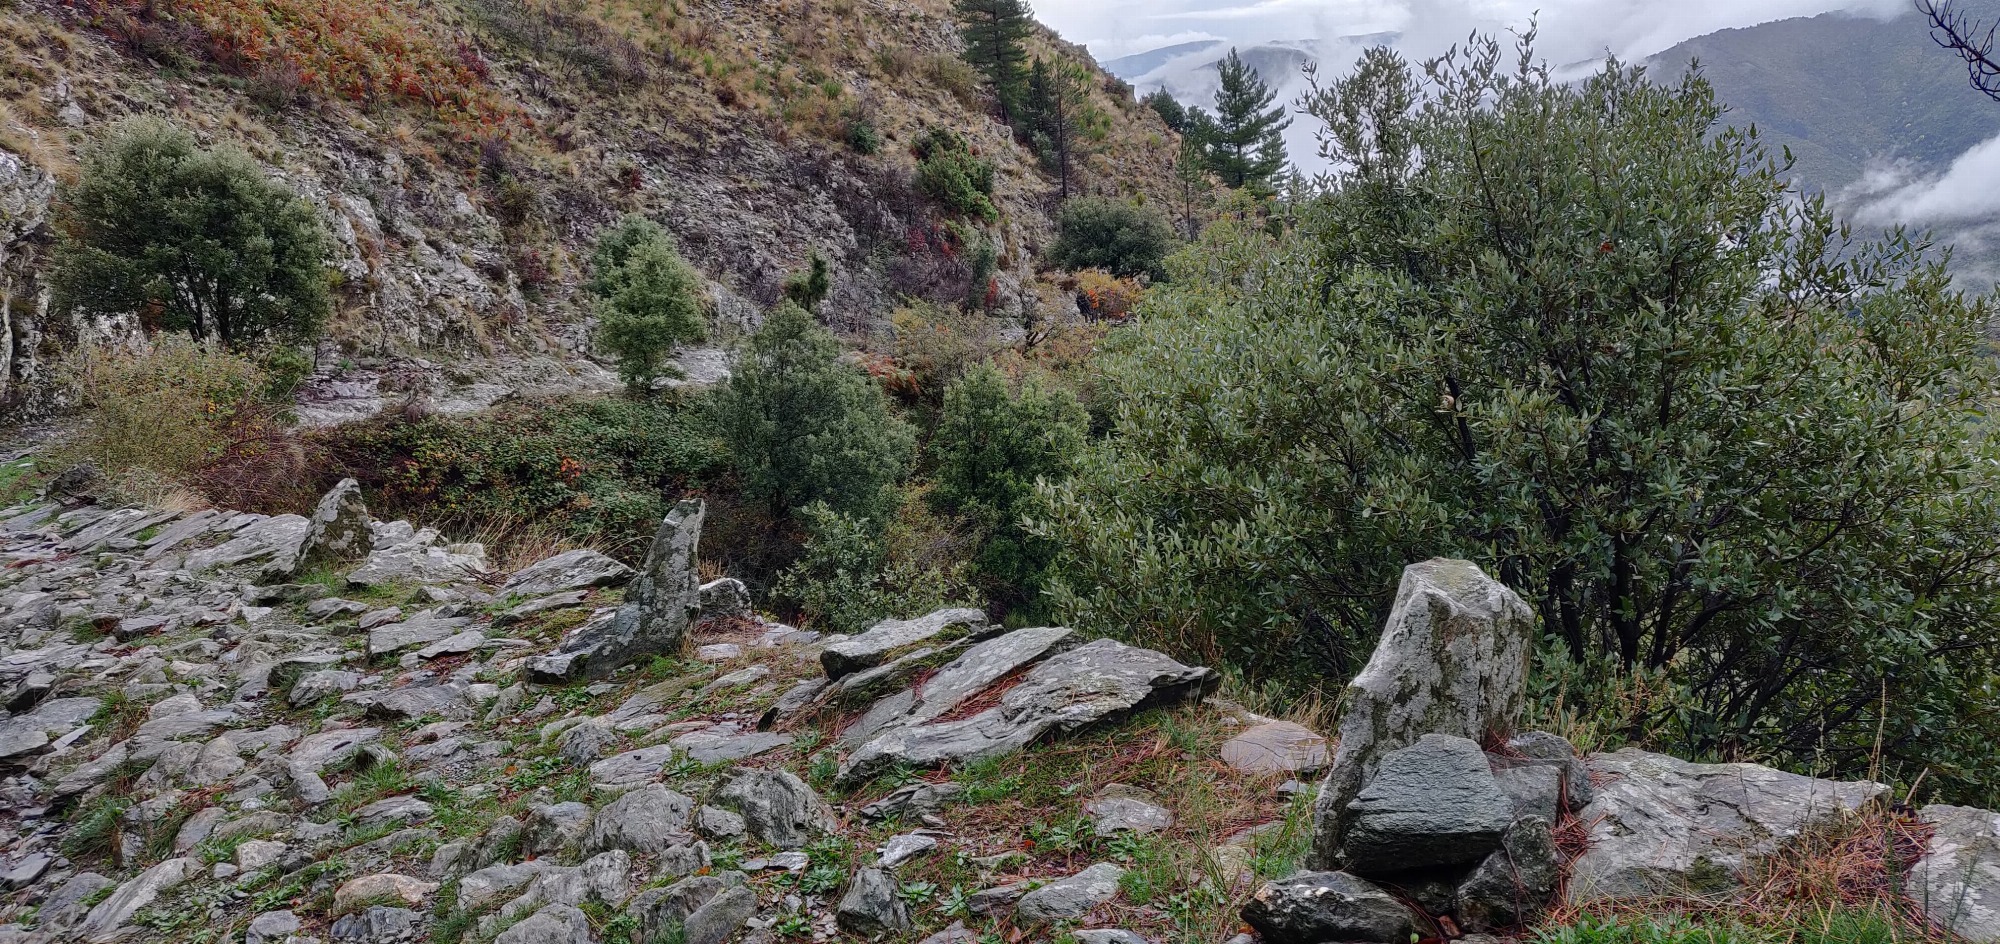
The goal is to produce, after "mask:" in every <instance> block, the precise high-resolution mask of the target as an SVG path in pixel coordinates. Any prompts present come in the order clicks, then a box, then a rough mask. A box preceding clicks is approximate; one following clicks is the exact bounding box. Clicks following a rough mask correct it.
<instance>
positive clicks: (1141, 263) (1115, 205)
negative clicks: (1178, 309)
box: [1049, 197, 1174, 280]
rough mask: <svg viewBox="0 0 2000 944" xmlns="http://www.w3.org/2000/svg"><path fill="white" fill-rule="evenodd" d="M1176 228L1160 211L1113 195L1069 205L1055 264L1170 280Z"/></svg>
mask: <svg viewBox="0 0 2000 944" xmlns="http://www.w3.org/2000/svg"><path fill="white" fill-rule="evenodd" d="M1173 246H1174V227H1173V224H1172V223H1170V222H1168V221H1167V218H1166V216H1165V215H1164V214H1162V213H1160V211H1158V210H1156V209H1153V208H1152V207H1142V206H1136V205H1134V204H1132V203H1129V202H1127V201H1124V200H1114V199H1111V198H1108V197H1083V198H1080V199H1076V200H1071V201H1070V202H1068V203H1065V204H1063V208H1062V212H1061V213H1060V214H1058V215H1057V217H1056V242H1055V245H1054V246H1052V247H1050V248H1049V264H1050V265H1053V266H1055V267H1057V268H1060V269H1068V270H1070V271H1072V272H1075V271H1081V270H1083V269H1103V270H1105V271H1107V272H1110V273H1111V274H1113V275H1116V276H1120V277H1122V278H1134V277H1137V276H1141V275H1143V276H1147V277H1149V278H1152V279H1154V280H1159V279H1162V278H1165V277H1166V265H1165V263H1166V259H1167V253H1169V252H1170V251H1172V249H1173Z"/></svg>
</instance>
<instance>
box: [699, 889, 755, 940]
mask: <svg viewBox="0 0 2000 944" xmlns="http://www.w3.org/2000/svg"><path fill="white" fill-rule="evenodd" d="M756 915H757V893H756V892H753V891H751V890H750V889H748V888H744V887H742V886H740V885H739V886H737V887H735V888H731V889H729V890H727V891H725V892H723V893H722V894H720V895H717V896H715V897H714V898H712V899H709V901H708V903H707V904H704V905H702V906H701V907H699V908H696V909H695V910H694V913H693V914H691V915H688V918H687V922H686V924H684V925H683V926H682V927H683V929H684V930H685V932H686V935H685V938H684V944H723V942H724V941H727V940H729V939H730V938H731V937H734V936H735V934H736V932H737V931H739V930H741V929H742V928H743V925H744V924H745V923H747V922H749V920H750V919H751V918H753V917H756Z"/></svg>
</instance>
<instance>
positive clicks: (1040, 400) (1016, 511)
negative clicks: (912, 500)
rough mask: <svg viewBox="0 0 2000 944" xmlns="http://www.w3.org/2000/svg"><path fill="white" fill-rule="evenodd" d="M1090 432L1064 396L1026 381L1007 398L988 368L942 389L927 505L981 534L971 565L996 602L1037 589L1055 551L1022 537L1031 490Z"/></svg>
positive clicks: (1070, 457)
mask: <svg viewBox="0 0 2000 944" xmlns="http://www.w3.org/2000/svg"><path fill="white" fill-rule="evenodd" d="M1089 426H1090V419H1089V417H1088V416H1087V415H1086V414H1085V413H1084V411H1083V406H1082V405H1081V404H1079V403H1078V402H1077V400H1076V397H1075V396H1074V395H1072V394H1071V393H1070V392H1069V391H1067V390H1063V389H1060V388H1053V387H1045V386H1043V385H1042V384H1041V383H1040V382H1039V381H1036V380H1034V379H1032V378H1030V379H1029V380H1027V381H1025V382H1023V383H1022V385H1021V391H1020V393H1019V394H1010V393H1009V392H1008V390H1007V379H1006V378H1005V377H1004V376H1002V375H1001V373H1000V371H999V370H998V369H996V368H995V367H993V365H991V364H980V365H978V366H976V367H974V368H972V370H970V371H969V372H967V373H966V374H965V376H963V377H961V378H959V379H958V380H957V381H954V382H953V383H952V384H951V386H949V387H947V388H946V389H945V394H944V408H943V410H942V411H941V412H940V414H939V416H938V426H937V433H936V435H935V436H934V437H933V439H932V441H931V448H932V450H933V452H934V453H935V454H936V458H937V477H936V483H937V484H936V488H935V489H934V490H933V491H932V492H931V504H932V505H933V506H934V507H936V508H938V509H939V510H940V511H944V512H947V513H950V514H956V515H963V516H965V517H966V518H968V519H970V520H971V521H972V522H973V523H975V524H977V525H979V526H980V527H981V528H982V529H984V530H985V532H986V542H985V544H984V545H983V546H982V548H981V550H980V552H979V555H978V557H977V559H976V561H975V563H976V564H977V566H978V568H979V573H980V576H981V577H982V578H983V579H982V581H981V582H982V583H983V584H985V589H986V590H987V592H988V593H989V594H991V595H993V596H994V597H995V598H997V599H1003V600H1004V599H1007V598H1010V597H1012V598H1015V599H1018V598H1020V597H1021V596H1023V595H1024V594H1025V593H1027V592H1031V591H1032V590H1034V589H1035V588H1036V587H1037V586H1038V585H1039V583H1040V577H1041V573H1042V571H1043V570H1044V569H1045V568H1046V567H1047V566H1048V563H1049V560H1050V559H1051V557H1052V556H1053V554H1054V549H1053V545H1050V544H1049V543H1047V542H1045V541H1042V540H1040V539H1036V538H1031V537H1030V536H1029V534H1028V530H1027V526H1026V518H1027V516H1028V514H1029V513H1030V511H1031V510H1032V509H1033V508H1034V507H1035V505H1034V502H1035V486H1036V483H1037V482H1040V481H1049V482H1054V481H1059V480H1060V479H1062V478H1063V477H1064V476H1065V475H1066V474H1067V472H1068V470H1069V467H1070V463H1071V462H1072V461H1074V459H1075V457H1076V455H1077V453H1078V452H1080V451H1081V450H1082V448H1083V442H1084V436H1085V434H1086V433H1087V432H1088V430H1089Z"/></svg>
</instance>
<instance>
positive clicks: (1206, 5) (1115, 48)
mask: <svg viewBox="0 0 2000 944" xmlns="http://www.w3.org/2000/svg"><path fill="white" fill-rule="evenodd" d="M1030 3H1031V5H1032V6H1033V7H1034V8H1035V13H1036V15H1037V17H1038V18H1040V19H1041V20H1042V22H1044V23H1047V24H1049V25H1050V26H1052V27H1054V28H1055V29H1056V31H1057V32H1060V33H1062V34H1063V36H1064V37H1065V38H1067V39H1069V40H1071V41H1073V42H1081V43H1083V44H1085V45H1087V46H1089V47H1090V49H1091V52H1093V53H1094V54H1096V56H1097V57H1098V59H1099V60H1104V59H1111V58H1116V57H1118V56H1123V55H1128V54H1131V53H1135V52H1144V51H1146V50H1148V49H1155V48H1158V47H1160V46H1166V45H1171V44H1173V43H1180V42H1188V41H1191V40H1197V39H1224V40H1229V41H1231V42H1237V43H1245V44H1249V43H1258V42H1264V41H1268V40H1274V39H1278V40H1283V39H1313V38H1330V37H1335V36H1343V35H1350V34H1355V33H1372V32H1379V31H1383V30H1398V31H1401V32H1403V33H1405V34H1407V35H1408V36H1409V37H1410V40H1411V42H1410V43H1409V44H1408V45H1409V47H1410V48H1409V49H1408V50H1407V51H1409V52H1411V53H1415V54H1427V53H1430V52H1435V51H1439V50H1442V49H1443V48H1444V47H1445V46H1448V45H1449V44H1450V43H1452V42H1454V41H1457V40H1460V39H1463V38H1464V37H1465V34H1466V33H1467V32H1468V31H1470V30H1472V29H1474V28H1482V29H1486V30H1496V29H1502V28H1506V27H1515V26H1521V25H1525V24H1526V23H1527V21H1528V19H1529V17H1531V16H1534V15H1535V14H1536V12H1537V11H1539V13H1540V22H1541V27H1542V36H1543V41H1542V43H1541V46H1540V48H1541V49H1542V50H1543V51H1544V52H1545V54H1546V55H1547V57H1548V58H1549V59H1550V60H1551V61H1555V62H1574V61H1576V60H1579V59H1589V58H1597V57H1601V56H1602V55H1603V54H1604V53H1605V52H1607V51H1608V52H1612V53H1616V54H1618V55H1619V56H1621V57H1625V58H1638V57H1642V56H1648V55H1652V54H1653V53H1656V52H1659V51H1660V50H1662V49H1665V48H1667V47H1668V46H1671V45H1673V44H1674V43H1677V42H1679V41H1681V40H1683V39H1687V38H1689V37H1692V36H1699V35H1701V34H1703V33H1711V32H1714V31H1716V30H1719V29H1727V28H1730V27H1740V26H1754V25H1756V24H1758V23H1762V22H1766V21H1769V20H1776V19H1783V18H1785V17H1792V16H1811V15H1813V14H1817V13H1825V12H1828V11H1831V10H1850V11H1854V12H1859V13H1866V14H1869V15H1873V16H1884V17H1886V16H1896V15H1901V14H1904V13H1906V12H1907V11H1908V10H1909V9H1910V3H1909V2H1908V0H1030ZM1425 47H1434V48H1425Z"/></svg>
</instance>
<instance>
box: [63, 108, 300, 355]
mask: <svg viewBox="0 0 2000 944" xmlns="http://www.w3.org/2000/svg"><path fill="white" fill-rule="evenodd" d="M55 230H56V233H57V234H58V239H57V241H56V247H55V250H54V253H53V255H52V256H51V261H52V263H53V270H52V273H51V278H50V282H51V284H52V286H53V287H54V289H55V304H56V307H57V308H58V309H60V310H63V311H66V312H76V313H88V314H95V315H122V314H134V313H136V314H138V315H139V316H140V319H141V320H142V321H143V322H144V323H145V324H147V326H149V327H154V328H164V329H168V330H173V331H186V332H188V334H189V335H191V336H192V337H194V338H196V339H197V340H200V339H207V338H216V339H219V340H221V341H222V343H223V344H225V345H229V346H236V345H239V344H243V343H246V342H252V341H256V340H259V339H263V338H278V339H284V340H298V339H309V338H311V337H313V336H314V335H316V334H317V333H318V331H319V327H320V324H321V323H322V322H323V321H324V320H325V318H326V315H327V312H328V310H329V308H330V305H331V301H330V299H331V293H330V291H329V286H330V281H329V280H330V275H331V270H329V269H328V267H327V260H328V257H329V253H330V251H331V245H332V242H331V240H330V239H329V237H328V236H327V233H326V227H325V225H324V224H323V223H322V222H321V221H320V218H319V215H318V213H317V212H316V211H314V209H313V207H312V205H311V204H309V203H307V202H306V201H304V200H302V199H300V198H299V196H298V195H297V194H295V193H293V192H292V191H291V190H290V189H289V188H287V187H285V186H284V185H283V184H280V183H278V182H276V181H274V180H271V179H270V178H269V177H267V176H265V173H264V170H263V169H262V168H261V167H259V166H258V165H257V163H256V162H255V161H253V160H251V159H250V157H249V156H248V155H246V154H244V153H243V152H241V151H238V150H234V149H230V148H217V149H214V150H203V149H202V148H201V147H200V146H199V145H198V144H197V143H196V142H195V140H194V137H193V136H192V135H190V134H188V133H187V132H185V131H182V130H180V129H179V128H177V127H175V126H173V125H172V124H170V123H168V122H165V121H162V120H159V119H153V118H136V119H132V120H130V121H127V122H125V123H123V124H120V125H119V126H117V128H115V129H114V130H113V131H112V132H111V133H110V135H109V137H107V138H106V139H104V140H103V141H101V142H99V143H98V144H97V145H96V146H94V147H92V148H91V149H90V150H88V151H87V152H86V153H85V155H84V160H83V168H82V171H81V175H80V177H79V179H78V181H77V182H76V183H75V184H72V185H70V186H67V187H64V188H63V191H62V194H61V198H60V199H59V200H58V201H57V203H56V220H55Z"/></svg>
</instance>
